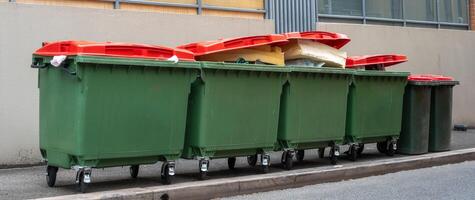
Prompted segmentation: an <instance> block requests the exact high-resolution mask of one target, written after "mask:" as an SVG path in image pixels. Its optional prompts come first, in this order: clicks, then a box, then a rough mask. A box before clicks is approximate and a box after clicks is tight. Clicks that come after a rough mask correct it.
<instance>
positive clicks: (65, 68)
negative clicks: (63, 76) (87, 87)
mask: <svg viewBox="0 0 475 200" xmlns="http://www.w3.org/2000/svg"><path fill="white" fill-rule="evenodd" d="M65 63H66V62H63V63H61V65H59V67H60V68H61V69H62V70H63V71H64V72H67V73H69V75H73V76H74V75H76V70H74V71H73V70H69V69H68V67H66V64H65Z"/></svg>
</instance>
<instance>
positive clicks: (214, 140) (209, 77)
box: [183, 62, 287, 179]
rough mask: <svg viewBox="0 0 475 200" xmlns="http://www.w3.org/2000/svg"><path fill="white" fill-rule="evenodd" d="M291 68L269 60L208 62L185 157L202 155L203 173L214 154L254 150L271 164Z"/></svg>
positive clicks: (192, 108)
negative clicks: (266, 62) (270, 63)
mask: <svg viewBox="0 0 475 200" xmlns="http://www.w3.org/2000/svg"><path fill="white" fill-rule="evenodd" d="M286 71H287V68H284V67H275V66H268V65H248V64H234V63H214V62H203V63H202V66H201V74H200V78H199V79H198V80H197V81H195V82H194V83H193V84H192V90H191V95H190V100H189V110H188V117H187V127H186V137H185V149H184V153H183V157H184V158H186V159H198V160H199V170H200V177H199V178H200V179H203V178H205V177H206V173H207V171H208V167H209V159H210V158H228V165H229V168H230V169H233V168H234V164H235V161H236V157H239V156H248V162H249V164H250V165H256V162H257V155H258V154H260V155H261V166H262V169H263V171H264V172H266V171H267V170H268V166H269V154H268V152H269V151H271V150H273V148H274V143H275V141H276V140H277V127H278V120H279V102H280V94H281V92H282V91H281V90H282V84H283V80H284V75H285V72H286Z"/></svg>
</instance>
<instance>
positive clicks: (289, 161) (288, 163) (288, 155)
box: [283, 151, 294, 170]
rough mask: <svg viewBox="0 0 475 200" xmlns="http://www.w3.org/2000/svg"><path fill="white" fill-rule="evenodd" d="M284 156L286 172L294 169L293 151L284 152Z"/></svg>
mask: <svg viewBox="0 0 475 200" xmlns="http://www.w3.org/2000/svg"><path fill="white" fill-rule="evenodd" d="M283 154H285V155H284V168H285V169H286V170H291V169H292V167H293V164H294V163H293V162H294V161H293V155H292V152H291V151H284V152H283Z"/></svg>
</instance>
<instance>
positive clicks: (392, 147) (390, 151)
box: [386, 142, 396, 156]
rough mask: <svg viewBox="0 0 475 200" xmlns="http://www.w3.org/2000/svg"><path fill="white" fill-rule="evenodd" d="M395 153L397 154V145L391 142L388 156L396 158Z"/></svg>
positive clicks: (387, 151) (387, 152)
mask: <svg viewBox="0 0 475 200" xmlns="http://www.w3.org/2000/svg"><path fill="white" fill-rule="evenodd" d="M395 152H396V143H395V142H389V145H388V149H387V150H386V155H388V156H394V153H395Z"/></svg>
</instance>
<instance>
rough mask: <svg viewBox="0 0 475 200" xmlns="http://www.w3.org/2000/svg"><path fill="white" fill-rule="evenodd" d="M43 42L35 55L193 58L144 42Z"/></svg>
mask: <svg viewBox="0 0 475 200" xmlns="http://www.w3.org/2000/svg"><path fill="white" fill-rule="evenodd" d="M43 44H44V45H43V47H41V48H39V49H38V50H36V52H35V53H34V54H35V55H41V56H58V55H66V56H70V55H91V56H111V57H126V58H147V59H158V60H166V59H168V58H170V57H172V56H177V57H178V59H180V60H185V61H194V60H195V57H194V55H193V53H192V52H189V51H186V50H182V49H174V48H169V47H162V46H154V45H145V44H130V43H112V42H88V41H58V42H51V43H43Z"/></svg>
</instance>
